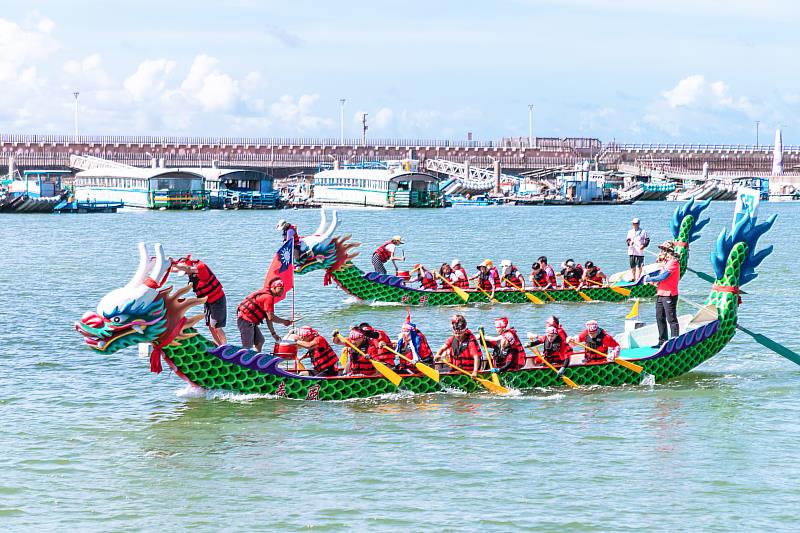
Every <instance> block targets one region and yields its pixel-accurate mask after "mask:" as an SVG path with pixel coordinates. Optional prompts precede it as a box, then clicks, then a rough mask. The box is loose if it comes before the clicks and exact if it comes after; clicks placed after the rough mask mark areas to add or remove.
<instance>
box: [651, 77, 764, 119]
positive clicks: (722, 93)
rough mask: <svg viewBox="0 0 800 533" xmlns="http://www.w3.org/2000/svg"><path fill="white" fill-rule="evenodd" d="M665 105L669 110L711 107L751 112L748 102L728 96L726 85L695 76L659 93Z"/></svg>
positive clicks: (750, 105)
mask: <svg viewBox="0 0 800 533" xmlns="http://www.w3.org/2000/svg"><path fill="white" fill-rule="evenodd" d="M661 95H662V96H663V98H664V101H665V102H666V104H667V105H668V106H669V107H671V108H673V109H674V108H679V107H689V108H701V107H708V106H711V107H713V108H718V109H733V110H737V111H741V112H743V113H749V112H751V111H752V110H753V106H752V104H751V103H750V101H749V100H748V99H747V98H746V97H744V96H740V97H738V98H734V97H733V96H731V95H730V93H729V89H728V86H727V84H725V82H722V81H714V82H710V83H709V82H707V81H706V79H705V76H701V75H699V74H695V75H692V76H688V77H686V78H684V79H682V80H680V81H679V82H678V84H677V85H676V86H675V87H673V88H672V89H669V90H667V91H664V92H662V93H661Z"/></svg>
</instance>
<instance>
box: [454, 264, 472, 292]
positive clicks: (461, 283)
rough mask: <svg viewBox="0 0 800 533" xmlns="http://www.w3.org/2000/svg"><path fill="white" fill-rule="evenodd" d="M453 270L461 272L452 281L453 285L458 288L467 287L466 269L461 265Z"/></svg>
mask: <svg viewBox="0 0 800 533" xmlns="http://www.w3.org/2000/svg"><path fill="white" fill-rule="evenodd" d="M453 272H461V276H459V277H458V279H456V280H455V281H454V282H453V285H455V286H456V287H458V288H459V289H469V276H467V271H466V270H464V268H463V267H462V268H454V269H453Z"/></svg>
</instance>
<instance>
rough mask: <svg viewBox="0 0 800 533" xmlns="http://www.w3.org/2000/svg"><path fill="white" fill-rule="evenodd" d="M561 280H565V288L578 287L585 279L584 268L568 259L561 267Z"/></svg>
mask: <svg viewBox="0 0 800 533" xmlns="http://www.w3.org/2000/svg"><path fill="white" fill-rule="evenodd" d="M561 267H562V268H561V279H563V280H564V286H565V287H577V286H578V285H580V283H581V278H582V277H583V267H581V266H580V264H575V261H573V260H572V259H567V260H566V261H564V263H562V265H561Z"/></svg>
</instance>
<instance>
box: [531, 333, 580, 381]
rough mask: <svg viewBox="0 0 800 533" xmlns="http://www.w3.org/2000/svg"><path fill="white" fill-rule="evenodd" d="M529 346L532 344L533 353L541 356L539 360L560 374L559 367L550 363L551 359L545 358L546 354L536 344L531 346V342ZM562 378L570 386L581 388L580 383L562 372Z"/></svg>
mask: <svg viewBox="0 0 800 533" xmlns="http://www.w3.org/2000/svg"><path fill="white" fill-rule="evenodd" d="M528 346H530V347H531V348H533V353H535V354H536V357H538V358H539V360H540V361H541V362H542V363H544V364H545V365H546V366H547V368H549V369H550V370H552V371H553V372H555V373H556V374H558V369H557V368H556V367H554V366H553V365H551V364H550V361H548V360H547V359H545V358H544V356H543V355H542V354H541V352H539V349H538V348H536V346H531V345H530V344H529V345H528ZM561 379H562V380H564V383H566V384H567V385H568V386H569V387H571V388H573V389H578V388H580V387H578V384H577V383H575V382H574V381H572V380H571V379H569V378H568V377H567V376H565V375H564V374H561Z"/></svg>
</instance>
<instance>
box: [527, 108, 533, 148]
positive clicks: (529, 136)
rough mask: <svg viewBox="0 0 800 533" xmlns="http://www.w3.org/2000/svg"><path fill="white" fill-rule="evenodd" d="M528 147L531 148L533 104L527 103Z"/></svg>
mask: <svg viewBox="0 0 800 533" xmlns="http://www.w3.org/2000/svg"><path fill="white" fill-rule="evenodd" d="M528 147H529V148H533V104H528Z"/></svg>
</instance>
